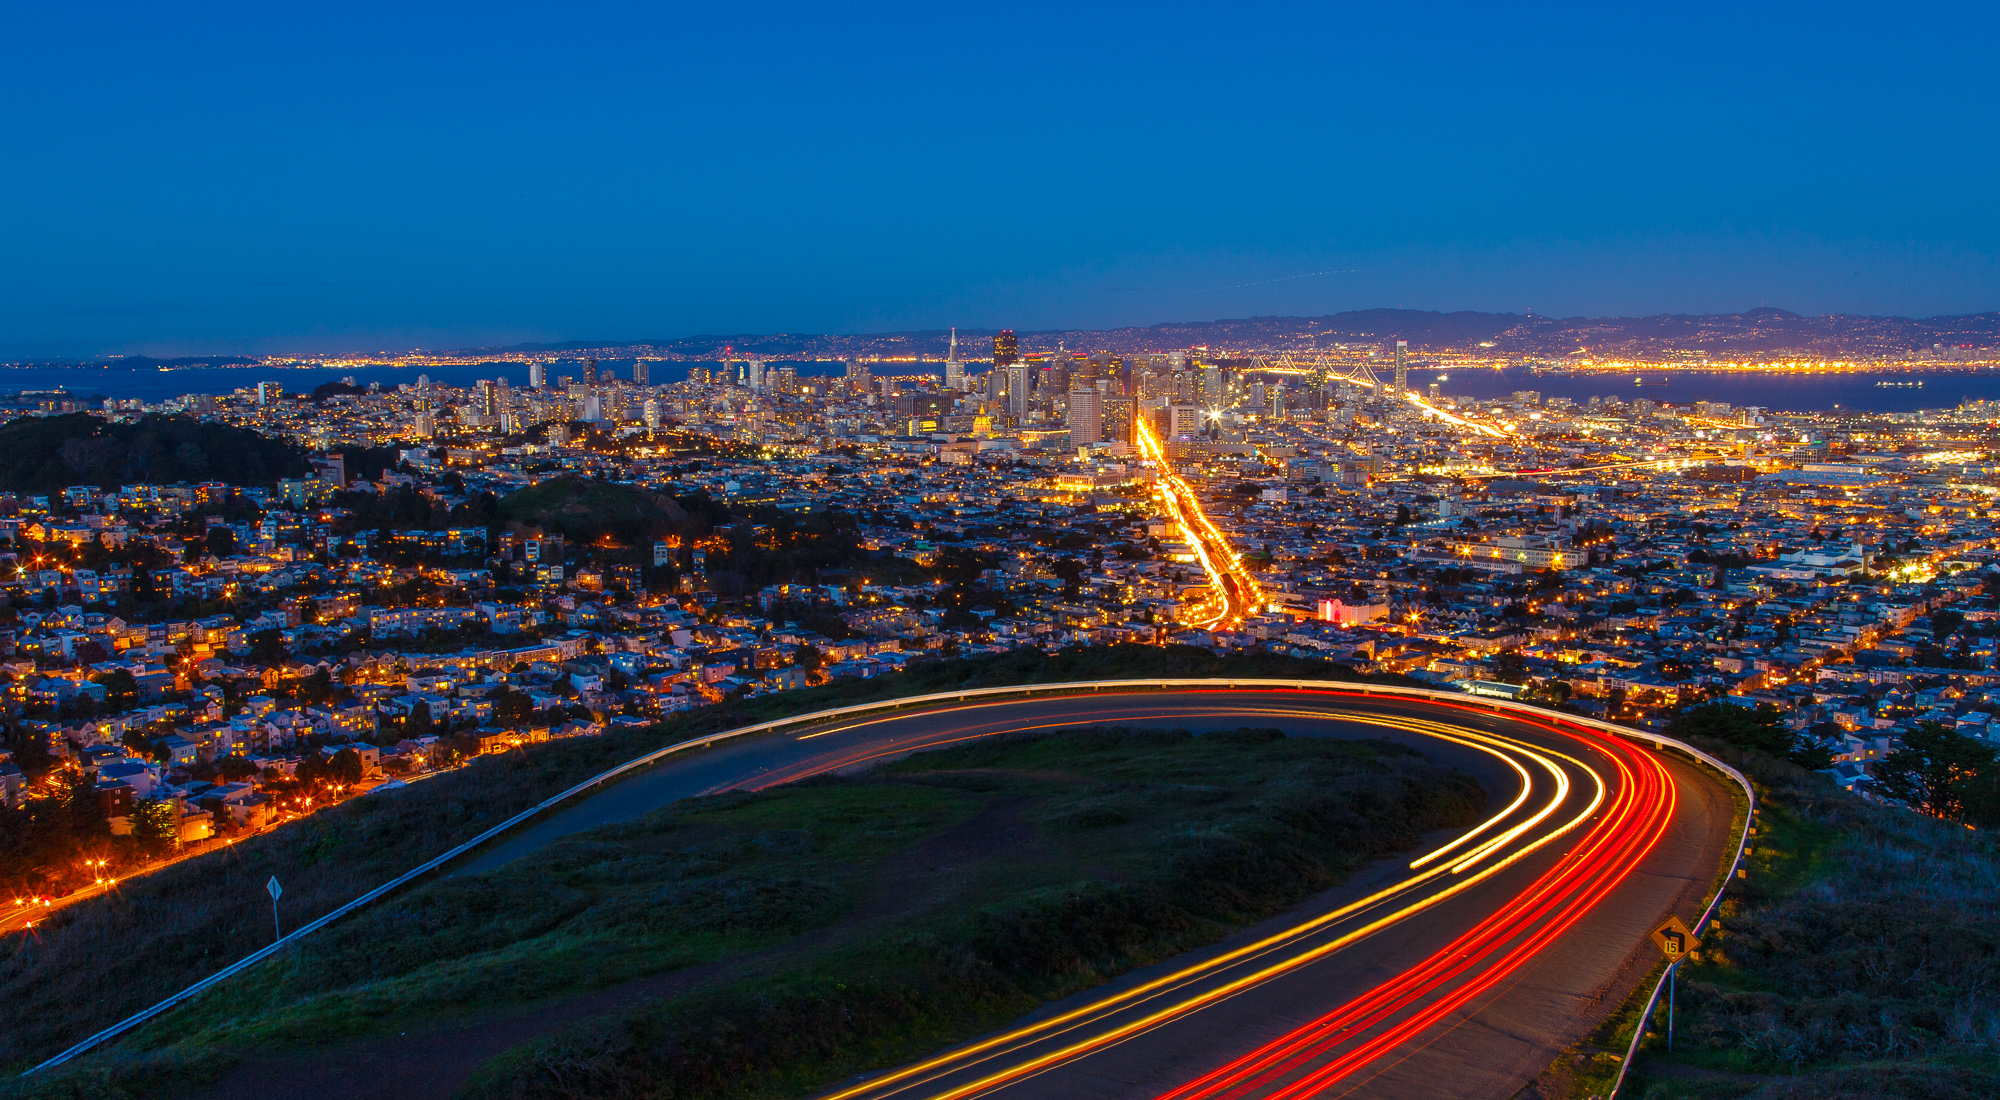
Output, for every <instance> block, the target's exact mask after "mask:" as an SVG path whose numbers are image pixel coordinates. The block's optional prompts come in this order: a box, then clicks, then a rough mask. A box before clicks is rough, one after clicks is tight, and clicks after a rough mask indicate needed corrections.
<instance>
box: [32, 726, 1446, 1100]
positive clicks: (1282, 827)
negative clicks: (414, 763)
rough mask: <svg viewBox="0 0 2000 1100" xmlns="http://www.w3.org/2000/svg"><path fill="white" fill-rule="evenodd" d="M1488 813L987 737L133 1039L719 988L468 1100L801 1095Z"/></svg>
mask: <svg viewBox="0 0 2000 1100" xmlns="http://www.w3.org/2000/svg"><path fill="white" fill-rule="evenodd" d="M1485 804H1486V796H1485V794H1484V792H1483V791H1482V790H1481V789H1480V787H1479V785H1478V784H1477V782H1476V781H1474V780H1473V779H1471V777H1469V776H1466V775H1464V774H1463V773H1459V772H1455V771H1451V770H1448V769H1444V768H1439V767H1437V766H1434V765H1432V764H1430V763H1429V762H1427V761H1426V760H1425V759H1424V758H1423V757H1422V756H1420V755H1418V754H1417V753H1415V752H1414V751H1412V750H1410V749H1407V748H1403V747H1400V746H1397V745H1394V744H1392V743H1388V742H1376V741H1335V740H1324V739H1303V738H1299V739H1295V738H1288V737H1286V736H1285V735H1284V734H1283V733H1281V732H1280V731H1278V730H1265V729H1246V730H1238V731H1234V732H1221V733H1211V734H1204V735H1201V736H1198V737H1197V736H1194V735H1192V734H1189V733H1187V732H1185V731H1171V730H1150V731H1149V730H1132V729H1124V728H1117V727H1091V728H1078V729H1072V730H1064V731H1058V732H1055V733H1049V734H1037V735H1029V736H1019V737H1009V738H1002V739H996V740H992V741H986V742H980V743H975V744H971V745H967V746H962V747H957V748H952V749H947V750H942V751H936V752H927V753H921V754H917V755H915V756H912V757H908V758H906V759H904V760H902V761H899V762H896V763H893V764H891V765H888V766H886V767H884V768H881V769H879V770H878V771H877V772H876V773H874V774H870V775H867V776H862V777H858V778H846V779H842V778H821V779H817V780H812V781H809V782H806V783H802V784H798V785H794V786H791V787H782V788H777V789H774V790H770V791H766V792H762V793H757V794H727V795H718V796H713V797H709V798H701V799H692V800H689V801H686V802H683V803H680V804H678V805H675V806H671V807H668V808H666V809H663V810H660V811H656V812H655V813H653V814H651V815H649V816H647V817H645V818H643V819H641V820H638V821H635V822H631V823H626V824H621V825H614V826H608V827H605V828H601V829H597V830H594V831H592V832H589V833H585V834H580V835H578V836H575V837H571V838H568V839H565V840H563V841H560V842H558V843H556V844H554V845H551V846H550V847H549V848H547V849H544V850H543V851H541V852H539V853H536V854H534V855H531V856H529V857H526V858H524V859H523V860H521V861H519V862H517V863H515V864H513V865H511V866H509V867H507V868H504V869H501V870H498V871H494V872H491V873H488V874H485V875H479V876H473V877H468V878H455V879H446V880H442V881H439V882H436V883H433V884H431V885H429V886H426V887H424V888H421V889H419V890H416V891H415V892H413V893H411V894H409V895H407V896H405V897H404V898H402V899H400V900H398V901H396V902H394V903H391V904H388V905H385V906H382V907H380V908H378V909H375V910H373V911H372V912H370V913H367V914H364V915H361V916H359V917H357V918H356V919H354V920H352V921H350V922H347V923H345V924H344V925H342V926H340V927H338V928H337V929H335V930H331V931H330V932H329V934H326V935H323V936H321V937H318V938H316V939H314V940H310V941H307V943H306V944H304V945H303V946H302V947H301V948H300V949H299V950H297V951H295V952H293V953H292V954H291V955H290V956H289V957H288V958H287V959H286V961H285V962H284V963H283V964H282V965H281V966H278V967H274V968H271V969H270V970H269V971H268V972H267V973H264V974H261V975H258V976H257V977H255V978H252V979H245V980H239V981H237V982H234V983H232V984H231V986H230V987H229V988H226V989H222V990H218V991H217V992H216V993H214V994H212V995H210V996H208V997H206V998H204V999H203V1000H202V1001H201V1002H199V1003H198V1004H196V1005H194V1006H191V1007H190V1008H188V1009H185V1010H182V1011H180V1012H177V1013H176V1014H175V1015H174V1016H173V1017H172V1018H170V1019H168V1020H166V1021H163V1022H162V1023H161V1024H160V1025H158V1026H153V1027H149V1028H148V1029H147V1030H146V1032H145V1033H144V1034H142V1035H141V1036H140V1037H138V1038H137V1039H136V1040H135V1041H134V1042H133V1043H131V1044H128V1045H129V1046H130V1047H131V1048H133V1050H134V1052H135V1053H143V1052H147V1051H151V1052H154V1053H153V1057H154V1058H156V1059H158V1061H156V1062H155V1063H153V1064H154V1066H155V1067H156V1072H158V1071H159V1070H160V1069H162V1068H164V1067H167V1066H172V1067H175V1068H174V1069H173V1070H172V1072H171V1073H170V1074H168V1075H167V1076H165V1077H154V1078H153V1080H152V1084H153V1086H154V1087H158V1086H159V1085H161V1084H164V1083H166V1082H168V1081H172V1082H175V1083H182V1082H187V1081H196V1080H199V1079H200V1077H201V1074H202V1073H203V1072H206V1067H213V1066H216V1065H218V1064H221V1063H225V1062H227V1061H229V1060H231V1059H233V1058H237V1057H244V1056H255V1055H256V1054H258V1053H260V1052H262V1051H265V1050H269V1049H273V1048H275V1049H282V1050H286V1051H288V1052H290V1053H292V1054H294V1055H296V1054H298V1053H299V1052H300V1051H302V1050H308V1049H310V1048H311V1047H312V1046H313V1045H315V1044H324V1043H327V1042H328V1041H329V1040H336V1039H344V1038H347V1037H350V1036H355V1035H364V1036H365V1035H379V1034H384V1033H387V1034H392V1035H393V1034H396V1033H398V1032H402V1031H405V1030H408V1029H412V1028H423V1027H430V1026H434V1024H435V1021H436V1020H438V1019H440V1018H445V1017H457V1018H466V1017H467V1015H468V1014H469V1015H470V1018H471V1019H472V1020H474V1021H476V1020H478V1019H479V1018H480V1014H482V1013H493V1012H495V1011H496V1010H502V1009H504V1007H505V1006H507V1005H510V1004H520V1005H527V1004H530V1003H534V1004H547V1003H549V1002H550V1001H551V999H560V998H562V997H564V996H569V995H574V994H577V993H580V992H583V991H587V990H591V989H598V988H604V987H607V986H618V985H620V984H621V983H626V982H630V981H632V980H634V979H643V978H644V977H645V976H647V975H655V974H662V973H663V972H673V971H681V970H688V969H692V968H694V967H698V966H700V967H704V968H705V969H704V970H703V971H701V978H700V980H698V981H694V982H691V983H690V984H689V986H688V987H687V988H686V989H684V990H680V991H677V994H676V995H670V996H666V997H663V998H662V999H659V1000H657V1001H653V1002H650V1003H646V1004H643V1005H642V1006H641V1007H638V1008H630V1009H625V1010H620V1011H614V1012H612V1013H609V1014H602V1015H594V1016H590V1017H587V1018H584V1019H581V1020H577V1021H574V1022H573V1023H571V1024H570V1025H569V1026H567V1027H564V1028H561V1029H559V1030H557V1031H556V1033H555V1034H552V1035H548V1036H546V1037H544V1038H541V1039H537V1040H533V1041H531V1042H529V1043H528V1044H526V1045H525V1046H523V1047H521V1048H519V1049H517V1050H514V1051H512V1052H510V1053H509V1054H507V1055H505V1056H503V1057H502V1058H501V1059H500V1060H499V1061H498V1062H496V1063H495V1064H493V1065H491V1066H489V1067H488V1068H487V1070H486V1071H484V1072H483V1073H482V1074H481V1075H480V1076H479V1077H478V1078H477V1079H475V1081H473V1082H472V1084H471V1086H470V1088H469V1095H471V1096H473V1097H486V1098H496V1100H497V1098H502V1097H506V1098H516V1100H526V1098H531V1097H551V1098H552V1097H558V1096H569V1095H574V1093H573V1091H572V1088H571V1086H572V1084H573V1083H574V1082H577V1081H580V1080H587V1081H590V1082H591V1086H590V1089H589V1094H590V1095H592V1096H600V1097H635V1098H636V1097H654V1096H672V1097H676V1098H694V1097H724V1096H780V1095H797V1094H800V1093H802V1092H808V1091H811V1090H813V1089H815V1088H818V1087H821V1086H823V1085H825V1084H828V1083H831V1082H832V1081H834V1080H837V1079H839V1078H841V1077H843V1076H846V1075H848V1074H851V1073H854V1072H858V1071H861V1070H865V1069H868V1068H871V1067H879V1066H883V1065H887V1064H892V1063H895V1062H898V1061H901V1060H904V1059H907V1058H909V1057H911V1056H914V1055H917V1054H920V1053H923V1052H926V1051H928V1050H930V1049H932V1048H934V1047H936V1046H939V1045H943V1044H948V1043H950V1042H953V1041H956V1040H959V1039H963V1038H967V1037H970V1036H972V1035H974V1034H977V1033H979V1032H981V1031H984V1030H987V1029H990V1028H992V1027H994V1026H997V1025H999V1024H1001V1023H1004V1022H1005V1021H1007V1020H1009V1019H1012V1018H1014V1017H1016V1016H1018V1015H1020V1014H1021V1013H1023V1012H1026V1011H1028V1010H1031V1009H1033V1008H1034V1007H1035V1006H1036V1005H1038V1004H1041V1003H1043V1002H1046V1001H1049V1000H1052V999H1055V998H1060V997H1064V996H1067V995H1069V994H1071V993H1074V992H1077V991H1079V990H1082V989H1086V988H1089V987H1091V986H1093V985H1097V984H1099V983H1101V982H1103V981H1105V980H1107V979H1109V978H1111V977H1113V976H1115V975H1117V974H1120V973H1122V972H1124V971H1126V970H1129V969H1132V968H1134V967H1138V966H1144V965H1148V964H1151V963H1154V962H1158V961H1161V960H1163V959H1166V958H1169V957H1171V956H1173V955H1175V954H1178V953H1180V952H1183V951H1186V950H1189V949H1190V948H1193V947H1197V946H1200V945H1203V944H1206V943H1210V942H1212V941H1214V940H1216V939H1218V938H1220V937H1221V936H1223V935H1224V934H1226V933H1227V932H1228V931H1229V930H1231V929H1233V928H1236V927H1239V926H1241V925H1242V924H1244V923H1246V922H1249V921H1252V920H1256V919H1258V918H1261V917H1264V916H1268V915H1270V914H1272V913H1274V912H1277V911H1279V910H1280V909H1282V908H1284V907H1286V906H1288V905H1291V904H1294V903H1296V902H1298V901H1300V900H1302V899H1304V898H1305V897H1307V896H1309V895H1310V894H1312V893H1314V892H1316V891H1318V890H1321V889H1324V888H1326V887H1328V886H1330V885H1333V884H1335V883H1337V882H1339V881H1340V880H1341V879H1342V878H1343V877H1345V876H1346V875H1347V874H1348V873H1349V872H1350V871H1351V870H1353V869H1354V868H1356V867H1358V866H1360V865H1362V864H1363V863H1365V862H1367V861H1369V860H1371V859H1374V858H1378V857H1381V856H1385V855H1388V854H1390V853H1392V852H1395V851H1399V850H1403V849H1406V848H1409V847H1413V846H1414V845H1415V844H1416V843H1417V841H1418V839H1419V837H1420V836H1421V835H1422V834H1423V833H1424V832H1426V831H1429V830H1432V829H1438V828H1444V827H1449V826H1459V825H1464V824H1469V823H1470V822H1472V821H1473V820H1475V819H1476V818H1477V816H1478V814H1479V812H1480V811H1481V809H1482V808H1483V807H1484V806H1485ZM101 1083H102V1082H100V1084H101ZM111 1083H112V1084H113V1085H114V1086H116V1085H117V1084H118V1083H119V1082H118V1080H117V1079H116V1078H114V1079H113V1081H112V1082H111ZM50 1087H56V1086H54V1085H53V1083H51V1086H50Z"/></svg>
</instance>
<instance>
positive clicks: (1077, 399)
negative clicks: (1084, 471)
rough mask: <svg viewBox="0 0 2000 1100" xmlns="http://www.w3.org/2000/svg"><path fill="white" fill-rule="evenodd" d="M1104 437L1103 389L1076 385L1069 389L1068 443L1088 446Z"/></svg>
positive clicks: (1075, 445) (1073, 445)
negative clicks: (1074, 387)
mask: <svg viewBox="0 0 2000 1100" xmlns="http://www.w3.org/2000/svg"><path fill="white" fill-rule="evenodd" d="M1103 439H1104V391H1102V390H1100V389H1098V388H1097V387H1096V386H1078V387H1077V388H1076V389H1073V390H1071V391H1069V445H1070V446H1072V447H1088V446H1090V445H1091V444H1092V443H1097V442H1101V441H1102V440H1103Z"/></svg>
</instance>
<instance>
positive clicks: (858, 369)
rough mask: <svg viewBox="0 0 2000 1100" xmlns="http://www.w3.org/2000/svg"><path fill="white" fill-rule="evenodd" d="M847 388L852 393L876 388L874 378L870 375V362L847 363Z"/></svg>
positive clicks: (863, 392) (866, 391)
mask: <svg viewBox="0 0 2000 1100" xmlns="http://www.w3.org/2000/svg"><path fill="white" fill-rule="evenodd" d="M847 388H848V390H849V391H850V392H852V393H861V394H865V393H869V392H871V391H872V390H874V388H875V381H874V379H872V378H870V377H869V376H868V364H866V363H849V364H847Z"/></svg>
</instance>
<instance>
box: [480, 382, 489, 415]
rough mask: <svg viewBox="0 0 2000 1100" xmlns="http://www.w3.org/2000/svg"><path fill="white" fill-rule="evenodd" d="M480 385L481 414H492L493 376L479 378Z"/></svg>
mask: <svg viewBox="0 0 2000 1100" xmlns="http://www.w3.org/2000/svg"><path fill="white" fill-rule="evenodd" d="M478 385H479V415H481V416H492V415H493V380H492V379H491V378H481V379H480V380H479V383H478Z"/></svg>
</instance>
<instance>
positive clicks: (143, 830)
mask: <svg viewBox="0 0 2000 1100" xmlns="http://www.w3.org/2000/svg"><path fill="white" fill-rule="evenodd" d="M180 827H181V814H180V808H179V807H177V806H175V805H174V804H173V802H171V801H170V800H168V799H164V798H148V799H144V800H142V801H140V802H139V803H137V804H135V805H134V806H133V807H132V835H133V836H134V837H135V838H137V839H138V840H139V841H141V842H142V843H146V844H153V845H158V844H165V843H171V842H172V841H174V840H175V839H176V838H177V837H178V835H179V833H180Z"/></svg>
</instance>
